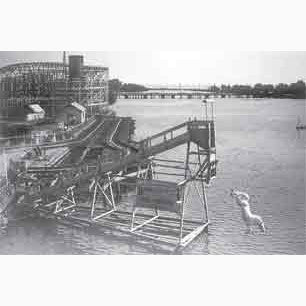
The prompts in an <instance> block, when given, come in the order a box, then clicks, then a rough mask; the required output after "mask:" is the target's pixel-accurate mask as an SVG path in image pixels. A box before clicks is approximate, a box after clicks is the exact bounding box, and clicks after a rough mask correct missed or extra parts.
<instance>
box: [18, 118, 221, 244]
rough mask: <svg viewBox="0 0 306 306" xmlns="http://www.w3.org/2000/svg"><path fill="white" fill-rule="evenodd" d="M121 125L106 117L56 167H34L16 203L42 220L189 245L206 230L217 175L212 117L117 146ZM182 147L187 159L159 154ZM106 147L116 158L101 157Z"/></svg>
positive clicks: (24, 179) (21, 181) (22, 182)
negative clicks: (211, 188) (210, 193)
mask: <svg viewBox="0 0 306 306" xmlns="http://www.w3.org/2000/svg"><path fill="white" fill-rule="evenodd" d="M124 124H125V120H124V118H118V117H113V118H108V119H107V120H106V121H105V122H103V126H104V127H105V129H104V132H102V134H101V133H96V134H95V135H93V136H92V137H89V138H86V139H83V141H82V143H78V144H75V146H70V154H67V155H65V156H64V158H63V159H60V160H59V162H56V163H54V164H52V165H50V164H46V163H43V162H39V161H38V162H36V163H33V164H32V165H31V166H30V167H28V168H27V169H26V171H25V172H23V173H22V174H19V175H18V177H17V178H16V190H17V193H18V198H20V199H23V200H22V201H23V205H24V207H27V209H29V208H30V211H31V213H32V214H33V213H34V214H36V213H37V214H38V215H39V216H41V217H45V218H51V219H54V220H57V221H59V222H64V223H65V224H68V225H69V224H70V225H71V226H79V227H82V228H87V227H95V228H96V227H98V228H100V229H101V230H102V231H109V230H111V231H112V232H121V233H125V234H129V235H132V236H134V237H135V238H136V237H139V238H140V239H145V240H149V241H154V242H155V243H158V244H163V245H167V246H172V247H173V248H174V249H181V248H184V247H186V246H187V245H189V244H190V243H191V242H192V241H193V240H194V239H196V238H197V237H198V236H199V235H200V234H201V233H203V231H206V230H208V225H209V209H208V200H207V197H206V186H207V185H209V184H210V183H211V181H212V179H214V178H215V177H216V174H217V171H216V169H217V159H216V147H215V126H214V120H208V119H207V120H196V119H195V120H189V121H186V122H184V123H182V124H180V125H177V126H175V127H172V128H169V129H166V130H164V131H162V132H160V133H157V134H155V135H153V136H151V137H148V138H146V139H144V140H142V141H139V142H133V143H131V142H130V143H128V144H127V143H125V142H122V141H120V138H121V137H120V136H119V135H120V133H121V132H122V128H120V127H122V125H124ZM101 131H103V130H101ZM102 139H103V142H102V141H101V140H102ZM182 145H185V146H186V155H185V158H184V159H179V158H178V159H177V160H172V159H171V160H167V159H162V158H160V157H159V156H158V155H159V154H160V153H163V152H166V151H168V150H171V149H174V148H176V147H178V146H182ZM73 148H75V149H76V150H75V151H74V150H73ZM80 148H82V149H80ZM105 150H110V151H112V152H114V153H116V152H117V155H116V154H115V156H117V158H115V159H108V160H107V159H104V158H103V157H102V156H103V154H104V153H105V152H106V151H105ZM71 155H75V156H71ZM194 209H196V211H197V214H196V215H194Z"/></svg>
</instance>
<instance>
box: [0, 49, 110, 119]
mask: <svg viewBox="0 0 306 306" xmlns="http://www.w3.org/2000/svg"><path fill="white" fill-rule="evenodd" d="M108 79H109V69H108V68H107V67H100V66H86V65H84V59H83V56H79V55H73V56H69V61H68V64H66V63H65V61H64V62H63V63H60V62H33V63H22V64H15V65H9V66H6V67H3V68H0V116H2V117H3V116H4V117H5V116H14V115H15V116H18V114H19V113H22V112H23V108H24V107H25V106H27V105H30V104H38V105H40V106H41V107H42V108H43V109H44V110H45V111H46V116H47V117H56V115H57V114H58V113H59V112H60V111H61V110H62V109H63V108H64V107H65V106H66V105H68V104H71V103H73V102H77V103H78V104H80V105H82V106H84V107H85V108H86V109H87V113H88V114H89V115H90V114H94V113H97V112H98V111H99V109H100V108H101V107H103V106H104V105H106V104H107V103H108Z"/></svg>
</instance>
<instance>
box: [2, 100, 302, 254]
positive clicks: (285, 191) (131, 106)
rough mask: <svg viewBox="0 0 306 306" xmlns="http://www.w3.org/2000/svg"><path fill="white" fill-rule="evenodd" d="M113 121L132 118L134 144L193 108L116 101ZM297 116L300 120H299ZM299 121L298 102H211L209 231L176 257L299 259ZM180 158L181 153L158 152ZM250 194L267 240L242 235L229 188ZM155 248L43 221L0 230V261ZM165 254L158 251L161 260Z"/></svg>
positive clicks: (196, 104) (195, 110)
mask: <svg viewBox="0 0 306 306" xmlns="http://www.w3.org/2000/svg"><path fill="white" fill-rule="evenodd" d="M115 110H116V111H117V113H118V114H119V115H123V116H133V117H134V118H135V119H136V128H137V130H136V133H137V135H136V136H137V138H138V139H141V138H144V137H147V136H149V135H152V134H154V133H157V132H159V131H161V130H163V129H165V128H168V127H171V126H173V125H176V124H179V123H182V122H183V121H185V120H186V118H188V117H195V116H197V117H198V118H199V117H200V113H201V105H200V101H198V100H197V101H190V100H189V101H175V102H174V101H167V100H160V101H159V100H153V101H149V100H144V101H139V100H136V101H126V100H124V101H120V102H119V103H118V104H117V105H116V106H115ZM302 114H304V118H302ZM298 116H300V117H301V120H302V121H304V122H306V120H305V119H306V118H305V117H306V116H305V101H302V100H270V99H269V100H238V99H237V100H234V99H229V100H227V99H224V100H220V101H217V124H216V127H217V152H218V159H219V161H220V163H219V167H218V175H217V178H216V179H215V180H214V181H213V182H212V184H211V186H210V187H209V188H208V200H209V207H210V218H211V222H212V223H211V225H210V228H209V232H208V234H204V235H202V236H201V237H199V239H198V240H196V241H195V242H194V243H192V244H191V245H190V246H189V247H188V248H187V249H185V250H184V251H183V252H182V253H183V254H304V253H305V143H306V131H299V132H297V131H296V129H295V125H296V120H297V117H298ZM179 154H181V155H182V157H183V156H184V154H185V148H183V147H180V148H177V149H176V150H174V151H169V152H167V153H164V156H167V157H170V158H171V156H177V155H179ZM233 187H236V188H238V189H242V190H245V191H246V192H248V193H249V194H250V195H251V207H252V209H253V211H254V213H258V214H259V215H261V216H262V217H263V219H264V221H265V224H266V226H267V233H266V234H261V233H256V235H252V234H246V233H245V226H244V223H243V221H242V219H241V215H240V209H239V208H238V207H237V205H236V204H235V203H234V201H233V200H232V199H231V198H230V196H229V191H230V189H231V188H233ZM164 251H165V249H164V248H163V249H161V248H160V247H159V246H158V245H157V244H152V242H148V241H140V240H139V238H134V237H130V236H128V235H125V234H120V235H118V234H116V235H115V234H113V233H110V232H108V233H105V234H103V233H101V232H96V231H93V230H87V231H83V230H79V229H75V228H69V227H66V226H63V225H59V224H55V223H54V222H53V221H49V220H48V221H46V220H33V219H31V220H22V221H19V222H18V221H16V222H12V223H10V224H9V226H8V227H7V228H6V229H2V231H0V254H160V253H163V252H164ZM167 252H169V250H166V253H167Z"/></svg>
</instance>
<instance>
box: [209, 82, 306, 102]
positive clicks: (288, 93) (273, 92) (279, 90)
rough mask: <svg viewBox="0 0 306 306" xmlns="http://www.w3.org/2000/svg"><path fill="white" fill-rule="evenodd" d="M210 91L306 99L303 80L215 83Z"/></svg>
mask: <svg viewBox="0 0 306 306" xmlns="http://www.w3.org/2000/svg"><path fill="white" fill-rule="evenodd" d="M209 91H211V92H213V93H217V94H221V95H222V94H224V95H228V94H229V95H236V96H252V97H254V98H280V99H281V98H283V99H285V98H287V99H305V98H306V86H305V82H303V81H302V80H300V81H297V82H296V83H291V84H284V83H280V84H277V85H273V84H261V83H258V84H255V85H254V86H251V85H238V84H236V85H224V84H222V85H221V86H219V87H218V86H216V85H213V86H211V87H210V88H209Z"/></svg>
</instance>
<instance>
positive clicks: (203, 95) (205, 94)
mask: <svg viewBox="0 0 306 306" xmlns="http://www.w3.org/2000/svg"><path fill="white" fill-rule="evenodd" d="M211 97H213V98H227V97H231V95H230V94H224V93H222V94H220V93H214V92H210V91H207V90H196V89H194V90H187V89H182V90H176V89H155V90H147V91H139V92H120V93H119V95H118V98H119V99H129V100H136V99H137V100H138V99H139V100H144V99H208V98H211Z"/></svg>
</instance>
